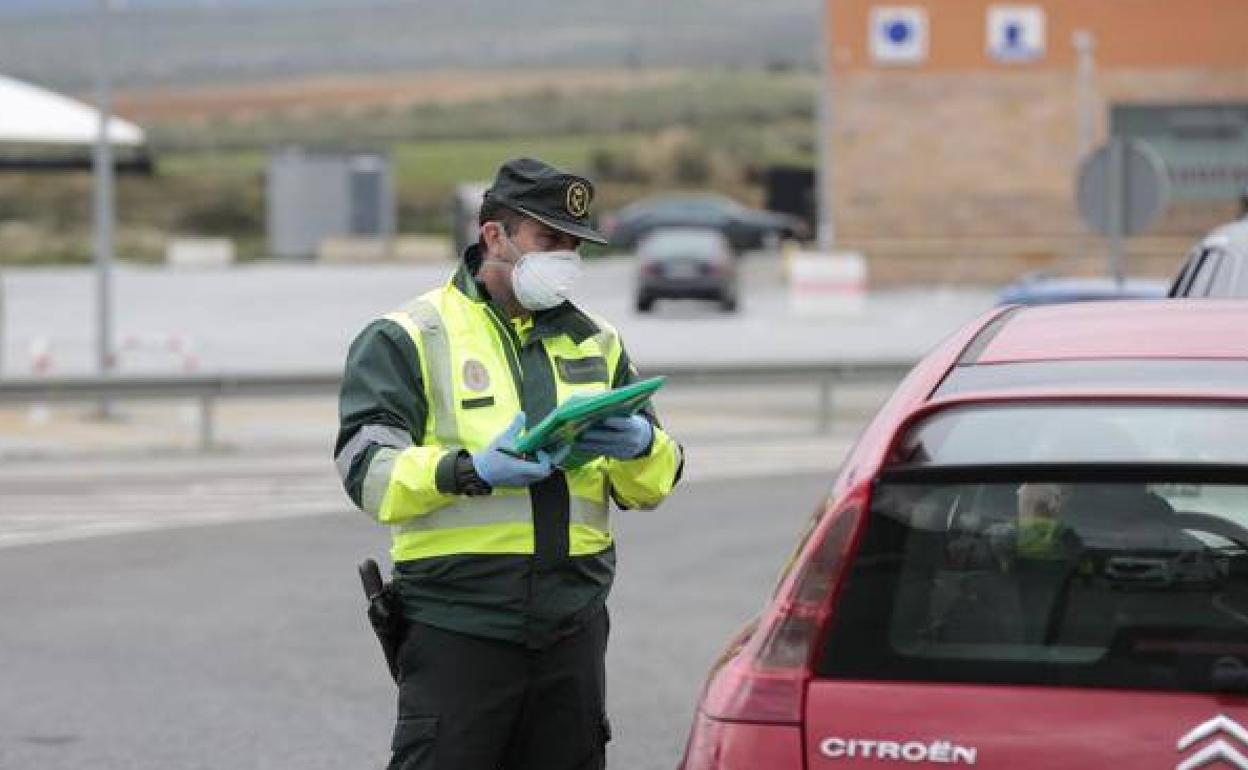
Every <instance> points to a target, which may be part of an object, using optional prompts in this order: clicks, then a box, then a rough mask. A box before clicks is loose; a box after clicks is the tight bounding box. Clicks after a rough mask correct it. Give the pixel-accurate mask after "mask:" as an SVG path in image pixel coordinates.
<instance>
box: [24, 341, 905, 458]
mask: <svg viewBox="0 0 1248 770" xmlns="http://www.w3.org/2000/svg"><path fill="white" fill-rule="evenodd" d="M912 365H913V364H912V362H902V361H838V362H828V363H783V362H781V363H757V364H715V365H705V364H697V365H669V366H654V367H649V368H647V369H646V371H645V375H646V376H656V375H663V376H666V377H667V378H668V381H669V382H670V383H671V384H672V385H721V384H750V383H753V384H758V383H777V384H810V385H811V386H814V387H816V388H818V392H819V414H818V419H817V422H816V430H817V431H818V432H820V433H823V432H827V430H828V429H829V428H830V427H831V425H832V409H833V389H834V388H835V387H836V386H837V385H843V384H849V383H855V384H856V383H878V384H883V385H887V384H892V383H896V382H898V381H900V380H901V378H902V377H904V376H905V374H906V372H908V371H909V370H910V367H911V366H912ZM340 381H341V375H339V374H338V373H337V372H332V373H327V372H311V373H294V374H259V373H257V374H179V375H142V376H138V375H132V376H125V375H118V376H111V377H98V376H83V377H63V378H56V379H50V378H35V377H31V378H23V379H0V404H26V403H49V402H90V401H101V402H105V401H112V400H116V401H159V400H170V401H172V400H195V401H198V402H199V405H200V413H199V445H200V448H201V449H210V448H211V447H212V446H213V445H214V443H215V439H214V436H215V413H216V402H217V400H219V399H223V398H289V397H292V396H329V395H334V394H336V393H337V392H338V386H339V383H340Z"/></svg>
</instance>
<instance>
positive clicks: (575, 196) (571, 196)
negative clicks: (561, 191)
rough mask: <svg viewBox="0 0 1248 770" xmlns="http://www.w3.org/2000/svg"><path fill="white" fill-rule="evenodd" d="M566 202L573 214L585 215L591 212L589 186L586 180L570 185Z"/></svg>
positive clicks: (577, 215)
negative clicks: (586, 184)
mask: <svg viewBox="0 0 1248 770" xmlns="http://www.w3.org/2000/svg"><path fill="white" fill-rule="evenodd" d="M564 203H565V206H566V208H567V209H568V213H569V214H571V215H572V216H574V217H583V216H585V215H586V214H587V213H589V188H588V187H586V186H585V183H584V182H573V183H572V184H570V185H568V194H567V200H566V201H564Z"/></svg>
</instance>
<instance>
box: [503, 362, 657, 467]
mask: <svg viewBox="0 0 1248 770" xmlns="http://www.w3.org/2000/svg"><path fill="white" fill-rule="evenodd" d="M666 381H667V378H666V377H651V378H650V379H648V380H642V381H640V382H634V383H633V384H631V385H625V386H624V387H622V388H615V389H614V390H608V391H605V392H602V393H594V394H584V393H578V394H576V395H574V396H571V397H570V398H568V399H567V400H566V401H564V402H563V403H562V404H560V405H559V406H558V407H556V408H555V410H554V411H552V412H551V413H550V414H548V415H546V417H544V418H543V419H542V421H541V422H539V423H538V424H537V425H534V426H533V428H532V429H531V430H529V431H527V432H526V433H525V434H524V435H523V436H521V437H520V438H519V439H518V440H517V441H516V445H515V447H514V449H515V450H516V451H517V452H520V453H523V454H532V453H533V452H536V451H537V450H539V449H544V450H546V451H547V452H551V453H553V452H557V451H559V450H560V449H562V448H563V447H565V446H568V445H569V444H572V443H575V441H576V439H577V438H578V437H579V436H580V435H581V434H582V433H584V432H585V431H586V430H587V429H588V428H589V427H590V426H591V425H593V424H594V423H596V422H598V421H599V420H603V419H606V418H607V417H627V416H628V415H631V414H636V413H637V412H638V411H640V410H641V408H642V407H644V406H645V405H646V402H648V401H649V400H650V396H652V395H654V392H655V391H657V390H658V389H659V388H661V387H663V383H664V382H666ZM593 459H594V457H593V456H590V457H582V456H579V455H577V454H576V453H572V454H570V455H568V457H566V458H564V460H563V462H561V463H560V465H561V466H562V467H564V468H577V467H580V466H582V465H584V464H585V463H587V462H589V461H591V460H593Z"/></svg>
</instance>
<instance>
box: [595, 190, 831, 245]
mask: <svg viewBox="0 0 1248 770" xmlns="http://www.w3.org/2000/svg"><path fill="white" fill-rule="evenodd" d="M660 227H705V228H713V229H715V230H719V231H720V232H722V233H723V234H724V235H725V236H726V237H727V238H728V242H729V243H730V244H732V248H733V249H734V250H736V251H746V250H748V249H758V248H762V247H764V246H766V245H768V244H769V243H771V242H773V241H779V240H782V239H787V238H799V239H800V238H805V237H806V236H807V227H806V223H805V222H803V221H802V220H801V219H799V218H797V217H795V216H793V215H791V214H782V213H780V212H776V211H762V210H759V209H751V208H746V207H745V206H742V205H741V204H740V203H737V202H736V201H734V200H732V199H731V198H725V197H723V196H720V195H672V196H664V197H659V198H646V199H645V200H640V201H637V202H636V203H633V204H630V205H628V206H625V207H624V208H622V209H620V210H619V211H617V212H615V214H614V215H612V216H610V217H608V218H607V219H606V220H605V221H604V223H603V228H604V230H605V231H606V234H607V237H608V238H609V239H610V240H611V245H612V246H613V247H615V248H617V249H624V250H631V249H634V248H636V247H637V244H638V242H640V240H641V238H642V236H644V235H645V234H646V233H648V232H650V231H651V230H656V229H658V228H660Z"/></svg>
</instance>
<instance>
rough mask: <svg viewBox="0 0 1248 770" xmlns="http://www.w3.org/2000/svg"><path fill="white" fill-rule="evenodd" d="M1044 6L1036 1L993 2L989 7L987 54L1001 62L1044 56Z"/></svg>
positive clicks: (1034, 59) (1030, 59)
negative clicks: (1008, 3) (1034, 2)
mask: <svg viewBox="0 0 1248 770" xmlns="http://www.w3.org/2000/svg"><path fill="white" fill-rule="evenodd" d="M1044 26H1045V24H1044V9H1043V8H1041V7H1040V6H1037V5H994V6H991V7H990V8H989V9H988V55H989V56H991V57H992V58H994V59H996V60H997V61H1002V62H1029V61H1036V60H1037V59H1040V58H1042V57H1043V56H1044V43H1045V40H1044V32H1045V30H1044Z"/></svg>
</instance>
